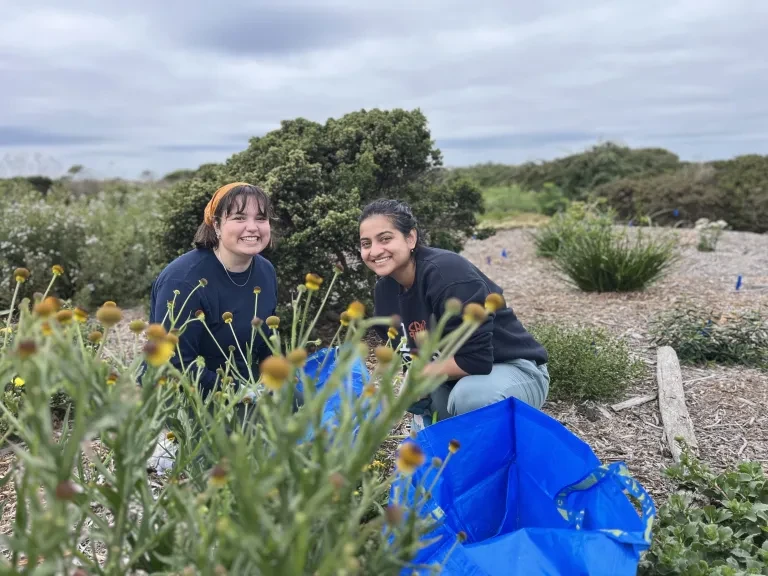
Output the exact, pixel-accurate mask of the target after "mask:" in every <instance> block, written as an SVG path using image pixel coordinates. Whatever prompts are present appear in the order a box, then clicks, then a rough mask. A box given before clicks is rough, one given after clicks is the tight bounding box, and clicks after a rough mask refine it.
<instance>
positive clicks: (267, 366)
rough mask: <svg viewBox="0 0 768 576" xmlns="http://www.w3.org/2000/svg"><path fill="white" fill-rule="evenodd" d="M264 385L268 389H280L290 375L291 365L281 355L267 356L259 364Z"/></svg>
mask: <svg viewBox="0 0 768 576" xmlns="http://www.w3.org/2000/svg"><path fill="white" fill-rule="evenodd" d="M259 371H260V372H261V378H262V380H263V381H264V385H265V386H266V387H267V388H269V389H270V390H280V388H281V387H282V386H283V383H284V382H285V381H286V379H287V378H288V377H289V376H290V375H291V371H292V370H291V365H290V363H289V362H288V360H286V359H285V358H284V357H283V356H268V357H267V358H265V359H264V360H262V361H261V364H260V365H259Z"/></svg>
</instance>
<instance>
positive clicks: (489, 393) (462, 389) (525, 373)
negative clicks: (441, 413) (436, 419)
mask: <svg viewBox="0 0 768 576" xmlns="http://www.w3.org/2000/svg"><path fill="white" fill-rule="evenodd" d="M531 364H532V366H531V367H530V369H529V367H528V366H527V365H525V366H518V365H515V364H512V363H510V364H496V365H494V367H493V370H491V373H490V374H487V375H482V376H465V377H464V378H462V379H461V380H459V381H458V382H457V383H456V385H455V386H454V388H453V391H452V392H451V396H450V398H449V401H448V410H449V412H450V413H451V414H453V415H458V414H464V413H466V412H470V411H472V410H477V409H478V408H483V407H484V406H488V405H490V404H494V403H496V402H501V401H502V400H506V399H507V398H509V397H510V396H513V397H515V398H517V399H519V400H521V401H523V402H525V403H526V404H529V405H531V406H533V407H534V408H541V407H542V406H543V405H544V402H545V401H546V399H547V395H548V392H549V378H548V375H547V374H546V372H542V371H541V370H540V368H538V367H536V366H535V364H533V363H531Z"/></svg>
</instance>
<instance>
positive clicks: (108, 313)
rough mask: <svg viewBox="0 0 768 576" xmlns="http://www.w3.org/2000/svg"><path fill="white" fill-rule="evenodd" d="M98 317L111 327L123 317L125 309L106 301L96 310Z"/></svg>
mask: <svg viewBox="0 0 768 576" xmlns="http://www.w3.org/2000/svg"><path fill="white" fill-rule="evenodd" d="M96 319H97V320H98V321H99V322H101V323H102V324H103V325H104V326H106V327H107V328H111V327H112V326H114V325H115V324H117V323H118V322H120V320H122V319H123V311H122V310H120V308H118V307H117V306H114V305H107V304H106V303H105V304H104V306H102V307H101V308H99V309H98V310H97V311H96Z"/></svg>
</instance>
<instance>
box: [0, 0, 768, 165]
mask: <svg viewBox="0 0 768 576" xmlns="http://www.w3.org/2000/svg"><path fill="white" fill-rule="evenodd" d="M0 14H1V15H2V17H1V18H0V170H4V171H5V172H6V173H5V174H2V175H8V172H11V171H14V170H15V171H30V170H34V168H29V166H30V165H31V166H33V167H41V168H40V170H44V171H49V172H50V171H55V170H57V169H59V170H66V168H67V167H69V166H70V165H72V164H75V163H80V164H84V165H85V166H86V167H87V168H89V169H90V170H92V171H94V172H95V173H97V174H99V175H105V176H107V175H116V176H123V177H136V176H138V175H139V173H140V172H141V171H143V170H145V169H148V170H151V171H153V172H154V173H156V174H158V175H162V174H163V173H166V172H168V171H171V170H174V169H177V168H189V167H192V168H194V167H197V166H198V165H199V164H201V163H203V162H217V161H222V160H224V159H225V158H227V157H228V156H229V155H230V154H232V153H234V152H237V151H239V150H241V149H243V148H244V147H245V146H247V140H248V138H249V137H250V136H254V135H260V134H263V133H265V132H266V131H269V130H271V129H273V128H275V127H276V126H278V124H279V122H280V120H281V119H286V118H295V117H297V116H303V117H306V118H309V119H312V120H315V121H319V122H324V121H325V120H326V119H327V118H329V117H337V116H340V115H342V114H344V113H345V112H350V111H353V110H358V109H362V108H373V107H380V108H393V107H404V108H408V109H413V108H417V107H418V108H421V109H422V110H423V111H424V112H425V113H426V114H427V116H428V118H429V121H430V127H431V130H432V134H433V137H434V138H435V139H436V141H437V145H438V146H439V147H440V148H441V150H442V151H443V154H444V157H445V162H446V164H448V165H462V164H469V163H474V162H484V161H498V162H510V163H516V162H521V161H526V160H539V159H546V158H552V157H556V156H561V155H564V154H568V153H571V152H575V151H579V150H581V149H583V148H585V147H587V146H589V145H592V144H594V143H596V142H599V141H603V140H614V141H620V142H623V143H626V144H629V145H631V146H663V147H666V148H669V149H671V150H673V151H674V152H676V153H678V154H680V155H681V156H682V157H683V158H686V159H694V160H697V159H698V160H701V159H710V158H726V157H732V156H734V155H738V154H744V153H753V152H756V153H761V154H768V97H766V87H768V73H767V72H768V1H766V0H659V1H657V0H581V1H579V2H576V1H574V0H537V1H536V2H520V1H515V0H475V1H472V2H469V1H466V0H465V1H456V0H442V1H440V2H438V1H437V0H391V1H389V2H385V1H383V0H318V1H317V2H314V1H312V0H303V1H302V0H220V1H218V2H213V1H212V2H211V3H210V4H209V3H207V2H206V1H204V0H186V1H185V2H181V1H179V0H164V1H160V2H158V1H157V0H154V1H150V0H130V1H126V0H112V1H109V0H67V2H62V1H60V0H58V1H54V0H25V1H24V2H22V1H21V0H0Z"/></svg>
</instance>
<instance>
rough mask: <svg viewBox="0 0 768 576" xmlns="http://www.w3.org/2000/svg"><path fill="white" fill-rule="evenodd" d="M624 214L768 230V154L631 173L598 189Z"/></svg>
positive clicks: (660, 219) (624, 215) (658, 220)
mask: <svg viewBox="0 0 768 576" xmlns="http://www.w3.org/2000/svg"><path fill="white" fill-rule="evenodd" d="M594 193H595V195H597V196H599V197H603V198H606V199H607V200H608V202H609V203H610V205H611V206H613V207H614V208H615V209H616V210H617V212H618V214H619V216H620V217H621V218H625V219H633V218H634V219H637V218H638V217H640V216H650V217H651V218H652V219H653V220H654V221H655V222H657V223H659V224H678V223H684V224H687V225H689V226H692V225H693V224H694V223H695V222H696V221H697V220H698V219H700V218H708V219H710V220H725V221H726V222H728V224H729V226H730V227H731V228H732V229H733V230H741V231H749V232H758V233H762V232H768V156H756V155H751V156H741V157H738V158H734V159H733V160H726V161H720V162H712V163H707V164H699V165H690V166H685V167H683V168H680V169H678V170H676V171H675V172H671V173H665V174H661V175H658V176H655V177H650V178H626V179H622V180H617V181H614V182H611V183H608V184H605V185H603V186H599V187H597V188H596V189H595V190H594Z"/></svg>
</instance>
